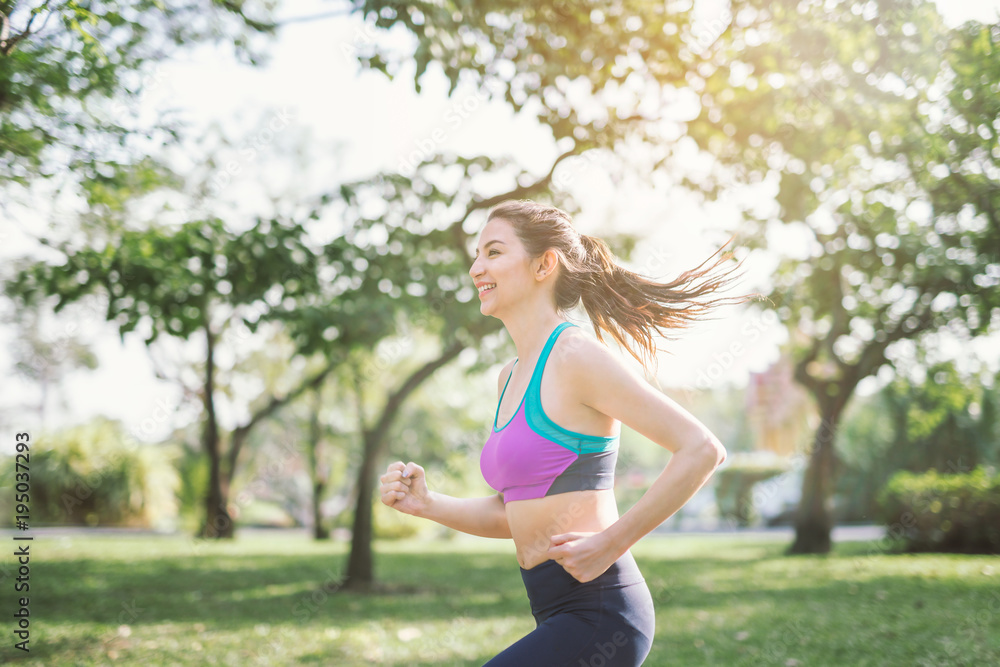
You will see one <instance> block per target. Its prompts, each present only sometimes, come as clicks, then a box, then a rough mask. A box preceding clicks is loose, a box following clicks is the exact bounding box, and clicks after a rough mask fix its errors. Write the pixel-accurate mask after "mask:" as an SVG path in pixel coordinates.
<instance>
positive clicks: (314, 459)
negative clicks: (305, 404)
mask: <svg viewBox="0 0 1000 667" xmlns="http://www.w3.org/2000/svg"><path fill="white" fill-rule="evenodd" d="M314 397H315V399H316V403H315V405H314V406H313V410H312V419H311V420H310V423H309V441H308V442H307V443H306V452H307V454H308V458H309V476H310V478H311V479H312V515H313V537H314V538H315V539H317V540H328V539H330V530H329V529H328V528H327V527H326V526H325V525H324V524H323V512H322V505H323V494H324V493H325V492H326V485H327V481H328V480H329V477H328V475H329V471H328V470H326V469H325V468H324V465H323V456H322V454H323V443H322V437H323V432H322V429H321V428H320V423H319V409H320V406H321V405H322V404H323V403H322V392H321V391H320V390H319V389H316V391H315V392H314Z"/></svg>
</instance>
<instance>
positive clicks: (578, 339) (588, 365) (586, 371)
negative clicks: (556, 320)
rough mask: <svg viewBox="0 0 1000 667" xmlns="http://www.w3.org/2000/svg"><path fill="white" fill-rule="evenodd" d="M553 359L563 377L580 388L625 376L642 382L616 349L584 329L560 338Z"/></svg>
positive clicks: (573, 330) (565, 333)
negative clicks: (610, 378)
mask: <svg viewBox="0 0 1000 667" xmlns="http://www.w3.org/2000/svg"><path fill="white" fill-rule="evenodd" d="M550 359H553V360H554V361H555V363H556V365H557V366H558V371H557V372H558V373H559V375H560V376H562V377H563V378H566V379H567V380H570V381H572V382H573V384H574V386H577V387H579V386H580V385H581V384H586V385H588V386H595V385H598V384H600V383H601V382H602V380H605V379H608V378H609V377H610V376H621V375H622V374H625V375H629V376H631V377H632V379H635V380H641V378H639V377H638V376H636V375H635V374H634V373H633V372H632V371H631V369H629V368H628V366H627V365H626V364H625V363H624V362H623V361H622V360H621V358H619V356H618V355H617V354H616V353H615V352H614V351H613V350H611V349H610V348H609V347H608V346H607V345H605V344H604V343H602V342H601V341H599V340H597V338H596V337H595V336H594V335H593V334H591V333H589V332H587V331H585V330H583V328H581V327H571V328H569V329H567V330H566V331H565V332H563V334H562V335H560V336H559V338H558V339H556V343H555V345H554V346H553V347H552V352H551V356H550Z"/></svg>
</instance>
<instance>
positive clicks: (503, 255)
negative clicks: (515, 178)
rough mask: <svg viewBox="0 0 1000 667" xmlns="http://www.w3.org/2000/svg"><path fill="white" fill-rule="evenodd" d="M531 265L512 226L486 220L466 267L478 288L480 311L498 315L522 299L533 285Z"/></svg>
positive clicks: (500, 221)
mask: <svg viewBox="0 0 1000 667" xmlns="http://www.w3.org/2000/svg"><path fill="white" fill-rule="evenodd" d="M530 268H531V258H530V257H528V252H527V250H526V249H525V247H524V244H522V243H521V239H519V238H518V237H517V233H516V232H515V231H514V227H513V226H512V225H511V224H510V223H509V222H507V221H506V220H504V219H502V218H494V219H492V220H490V221H489V222H487V223H486V225H485V226H484V227H483V230H482V231H481V232H480V234H479V245H477V246H476V261H474V262H473V263H472V268H470V269H469V275H470V276H472V279H473V280H474V281H475V285H476V287H477V288H478V289H479V310H480V312H481V313H482V314H483V315H493V316H494V317H500V315H501V314H502V313H503V312H506V311H509V310H510V309H513V308H515V307H516V306H517V304H518V303H520V302H522V297H523V296H524V295H525V293H526V291H527V290H530V289H531V288H532V287H533V286H534V281H533V280H532V277H531V270H530Z"/></svg>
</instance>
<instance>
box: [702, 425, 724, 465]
mask: <svg viewBox="0 0 1000 667" xmlns="http://www.w3.org/2000/svg"><path fill="white" fill-rule="evenodd" d="M702 448H703V449H704V450H705V454H706V456H708V458H709V460H712V461H714V464H715V465H714V467H716V468H718V467H719V466H721V465H722V464H723V463H725V461H726V448H725V447H724V446H723V445H722V442H720V441H719V439H718V438H716V437H715V436H714V435H712V434H711V433H709V434H707V435H706V436H705V440H704V442H703V443H702Z"/></svg>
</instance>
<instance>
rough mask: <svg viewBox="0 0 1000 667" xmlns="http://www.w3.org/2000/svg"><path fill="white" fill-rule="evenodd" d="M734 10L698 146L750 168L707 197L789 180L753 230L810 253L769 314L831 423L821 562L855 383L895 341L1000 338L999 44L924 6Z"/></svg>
mask: <svg viewBox="0 0 1000 667" xmlns="http://www.w3.org/2000/svg"><path fill="white" fill-rule="evenodd" d="M733 9H734V12H733V13H734V15H735V16H736V18H737V20H736V21H734V23H733V24H732V26H731V28H730V32H729V34H728V35H727V38H726V39H725V40H724V41H723V42H720V43H719V44H718V45H717V46H716V48H714V49H713V50H712V54H711V57H710V60H713V62H714V69H711V70H709V69H708V68H706V70H705V71H704V72H703V73H702V76H703V77H704V81H703V83H702V84H701V86H700V92H701V93H702V104H703V109H702V113H701V115H700V116H699V118H698V119H697V120H696V121H695V122H693V123H692V125H691V128H692V130H691V136H692V137H694V138H695V139H696V140H697V141H698V143H699V145H700V146H701V147H702V148H704V149H705V150H708V151H710V152H712V153H713V154H714V155H716V156H717V157H718V158H719V160H720V162H722V163H723V164H726V165H731V166H735V167H737V168H738V170H737V172H736V173H735V175H734V174H733V172H729V173H728V176H727V175H726V174H723V175H722V176H721V177H720V178H719V179H717V180H716V181H714V182H712V183H709V184H708V187H707V188H706V191H709V192H714V191H717V190H718V188H720V187H724V186H725V185H726V184H727V183H729V182H732V181H727V180H726V179H727V178H730V179H740V180H743V179H745V180H749V181H751V182H754V181H756V182H764V181H765V179H766V178H769V177H777V179H776V180H778V182H779V187H778V194H777V202H778V204H779V207H780V210H779V212H778V213H777V214H776V215H774V216H767V215H765V216H757V217H756V218H755V222H756V223H757V224H758V230H759V231H758V236H759V237H760V238H763V233H764V231H765V229H766V228H767V225H768V224H770V223H779V222H780V223H784V224H786V225H794V226H796V227H798V228H800V229H803V230H806V232H807V234H808V235H809V238H810V239H811V248H810V254H809V256H808V257H805V258H796V259H794V260H793V259H789V260H788V261H786V262H785V263H784V264H783V265H782V266H781V268H780V269H779V275H778V277H777V279H776V285H775V287H774V290H773V293H772V295H771V298H772V299H773V300H774V301H775V302H776V303H777V305H778V313H779V315H780V316H781V317H782V318H783V319H784V320H785V321H786V323H787V325H788V326H789V328H790V329H792V340H793V345H794V347H795V377H796V379H797V380H798V381H799V382H800V383H802V385H803V386H805V387H806V388H807V389H808V390H809V391H810V393H811V394H812V396H813V398H814V399H815V401H816V403H817V406H818V408H819V412H820V417H821V424H820V427H819V429H818V430H817V432H816V433H815V435H814V438H813V443H812V447H811V450H810V452H809V456H810V460H809V465H808V468H807V471H806V474H805V478H804V481H803V494H802V502H801V505H800V507H799V511H798V514H797V517H796V537H795V541H794V543H793V544H792V545H791V546H790V548H789V552H790V553H823V552H826V551H828V550H829V549H830V531H831V528H832V517H831V511H830V510H831V507H830V501H831V497H832V490H833V477H834V470H835V461H836V460H835V450H834V441H835V437H836V434H837V429H838V426H839V423H840V420H841V417H842V415H843V412H844V409H845V406H846V405H847V403H848V401H849V399H850V397H851V396H852V395H853V392H854V390H855V388H856V387H857V386H858V383H859V382H860V381H861V380H863V379H864V378H866V377H870V376H871V375H873V374H874V373H876V372H878V370H879V369H880V368H881V367H883V366H884V365H886V364H890V365H891V364H892V363H893V358H894V357H893V347H892V346H893V344H894V343H897V342H898V341H903V340H912V341H915V342H916V343H917V344H920V343H921V341H923V340H924V336H925V335H926V334H927V333H929V332H934V331H938V330H940V329H942V328H945V327H949V328H951V329H952V330H954V331H957V332H959V334H960V335H964V336H976V335H979V334H983V333H985V332H987V331H989V330H990V327H991V323H995V322H996V318H997V315H998V311H997V308H998V306H1000V302H998V298H997V295H998V293H1000V290H997V289H996V285H997V283H998V277H1000V270H998V269H1000V266H998V260H1000V257H998V256H997V252H996V249H997V247H1000V245H998V243H1000V224H998V214H997V206H998V204H1000V187H998V185H1000V184H998V181H1000V178H998V174H1000V171H998V160H1000V155H998V154H997V152H996V150H995V148H992V149H991V147H995V145H996V136H997V135H996V122H997V118H998V109H1000V107H998V104H997V101H996V96H995V95H990V94H985V95H984V94H982V91H985V90H992V89H996V87H997V86H998V84H1000V54H998V51H997V43H998V40H1000V29H998V27H997V26H983V25H978V24H975V23H969V24H966V25H965V26H963V27H961V28H959V29H957V30H954V31H950V32H949V31H947V30H946V29H945V27H944V26H943V24H942V22H941V19H940V17H939V16H938V14H937V12H936V10H935V8H934V6H933V5H932V4H931V3H928V2H922V1H919V0H898V1H893V2H881V3H878V4H875V3H866V4H860V3H852V2H838V3H800V2H791V1H785V2H768V3H764V2H756V1H751V2H740V3H738V4H737V3H734V6H733ZM803 259H804V260H806V261H803Z"/></svg>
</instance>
